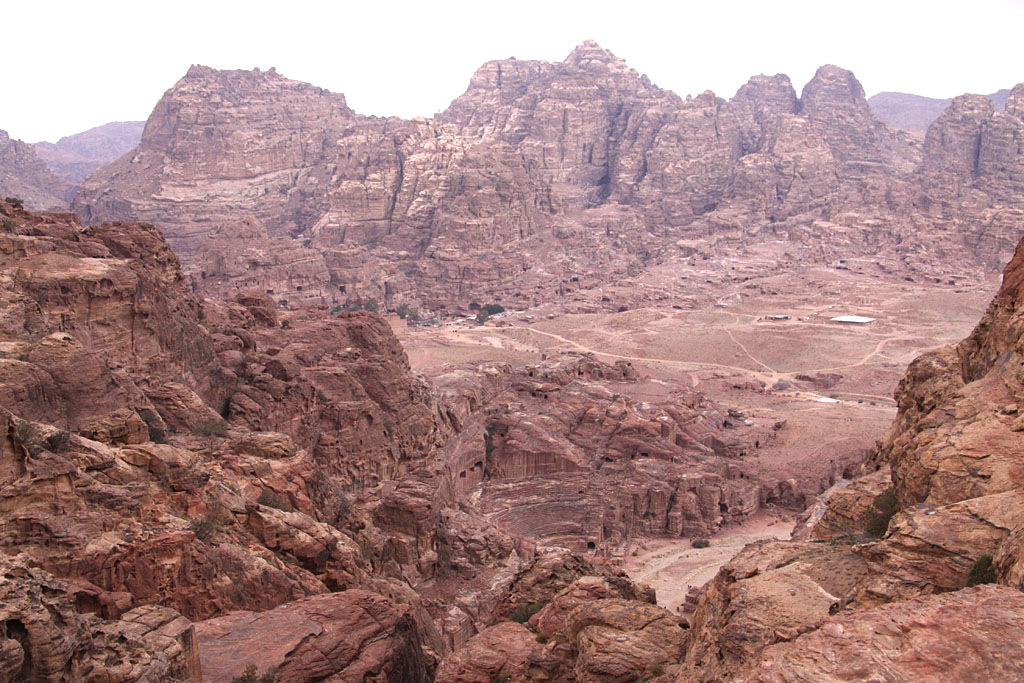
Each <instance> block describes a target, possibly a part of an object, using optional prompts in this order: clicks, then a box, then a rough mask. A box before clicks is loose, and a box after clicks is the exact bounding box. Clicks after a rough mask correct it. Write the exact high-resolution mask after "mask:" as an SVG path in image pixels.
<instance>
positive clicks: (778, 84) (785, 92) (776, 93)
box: [732, 74, 800, 114]
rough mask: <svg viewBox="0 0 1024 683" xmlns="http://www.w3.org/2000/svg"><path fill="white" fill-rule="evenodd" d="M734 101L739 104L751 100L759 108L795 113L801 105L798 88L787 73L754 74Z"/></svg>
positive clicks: (742, 86)
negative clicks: (796, 88)
mask: <svg viewBox="0 0 1024 683" xmlns="http://www.w3.org/2000/svg"><path fill="white" fill-rule="evenodd" d="M732 101H733V102H735V103H736V104H737V105H738V104H741V103H746V102H749V103H751V104H755V105H757V107H758V108H764V109H770V110H773V111H776V112H778V113H786V114H794V113H796V111H797V109H799V107H800V100H799V99H797V96H796V90H794V89H793V83H792V82H791V81H790V80H789V76H787V75H786V74H775V75H774V76H765V75H764V74H760V75H758V76H752V77H751V78H750V80H748V81H747V82H746V83H744V84H743V85H741V86H740V89H739V90H737V91H736V96H735V97H734V98H733V99H732Z"/></svg>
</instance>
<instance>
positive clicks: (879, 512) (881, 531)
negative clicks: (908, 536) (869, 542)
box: [865, 488, 898, 538]
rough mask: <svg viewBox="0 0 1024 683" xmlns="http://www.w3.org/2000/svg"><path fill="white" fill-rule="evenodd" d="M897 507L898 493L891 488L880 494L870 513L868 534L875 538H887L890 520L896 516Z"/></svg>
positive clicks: (866, 529)
mask: <svg viewBox="0 0 1024 683" xmlns="http://www.w3.org/2000/svg"><path fill="white" fill-rule="evenodd" d="M897 506H898V503H897V502H896V493H895V492H894V491H893V490H892V489H891V488H889V489H886V490H884V491H882V492H881V493H879V494H878V496H876V497H875V500H874V502H873V503H872V504H871V510H870V511H869V512H868V524H867V527H866V528H865V531H866V532H867V534H868V535H869V536H872V537H873V538H881V537H882V536H885V532H886V531H888V529H889V520H891V519H892V517H893V515H895V514H896V510H897Z"/></svg>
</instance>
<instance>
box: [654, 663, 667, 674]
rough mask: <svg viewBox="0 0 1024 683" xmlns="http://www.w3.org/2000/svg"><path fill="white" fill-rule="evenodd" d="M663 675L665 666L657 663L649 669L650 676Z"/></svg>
mask: <svg viewBox="0 0 1024 683" xmlns="http://www.w3.org/2000/svg"><path fill="white" fill-rule="evenodd" d="M664 673H665V665H664V664H661V663H658V664H655V665H654V666H652V667H651V675H652V676H661V675H663V674H664Z"/></svg>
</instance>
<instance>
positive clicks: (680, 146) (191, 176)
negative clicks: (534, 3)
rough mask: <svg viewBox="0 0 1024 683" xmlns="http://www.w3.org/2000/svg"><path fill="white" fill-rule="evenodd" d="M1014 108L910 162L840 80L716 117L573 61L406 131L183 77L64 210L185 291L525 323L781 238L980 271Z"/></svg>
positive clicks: (1001, 252)
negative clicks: (568, 293)
mask: <svg viewBox="0 0 1024 683" xmlns="http://www.w3.org/2000/svg"><path fill="white" fill-rule="evenodd" d="M1014 101H1015V99H1014V96H1013V95H1011V96H1010V100H1009V104H1008V107H1007V112H1005V113H1003V112H999V113H997V114H996V113H992V112H985V111H979V112H974V113H969V114H968V113H965V114H964V115H963V116H960V115H953V114H950V115H948V116H946V117H944V118H942V119H940V121H937V122H936V123H935V126H936V133H934V134H933V135H932V136H931V137H930V140H931V142H929V143H926V144H925V146H924V149H923V155H922V148H921V146H920V145H919V144H918V143H917V142H914V141H912V140H909V139H908V138H906V137H904V136H903V135H902V134H899V133H895V132H893V131H890V130H889V129H888V128H886V126H885V124H884V123H882V122H881V121H879V120H878V119H877V118H876V117H875V116H874V114H873V113H872V112H871V109H870V107H869V106H868V102H867V100H866V99H865V97H864V91H863V88H862V87H861V86H860V84H859V83H858V82H857V80H856V78H854V76H853V75H852V74H851V73H850V72H848V71H846V70H843V69H840V68H838V67H834V66H825V67H822V68H821V69H819V70H818V72H817V73H816V74H815V76H814V78H813V79H812V80H811V81H810V82H808V83H807V84H806V86H805V87H804V89H803V92H802V94H801V95H800V96H799V97H798V96H797V94H796V92H795V91H794V89H793V86H792V85H791V84H790V82H789V79H788V78H786V77H785V76H782V75H778V76H773V77H767V76H756V77H754V78H752V79H751V80H750V82H749V83H747V84H746V85H744V86H743V87H742V88H740V90H739V91H738V92H737V93H736V95H735V96H734V97H733V98H732V99H731V100H729V101H726V100H723V99H721V98H719V97H717V96H715V95H714V94H713V93H710V92H706V93H703V94H701V95H699V96H697V97H688V98H685V99H684V98H680V97H679V96H677V95H675V94H674V93H672V92H670V91H666V90H663V89H661V88H658V87H657V86H656V85H654V84H652V83H651V82H650V81H649V80H648V79H647V78H646V77H644V76H641V75H640V74H638V73H636V72H635V71H633V70H632V69H630V68H629V67H628V65H627V64H626V63H625V62H624V61H623V60H622V59H620V58H618V57H616V56H615V55H613V54H611V53H610V52H608V51H606V50H604V49H602V48H601V47H600V46H598V45H597V44H596V43H593V42H592V41H587V42H585V43H582V44H581V45H579V46H578V47H577V48H576V49H574V50H573V51H572V53H570V55H569V56H568V57H567V58H566V59H565V60H564V61H563V62H556V63H548V62H539V61H522V60H514V59H510V60H501V61H495V62H488V63H487V64H485V65H484V66H483V67H481V68H480V69H479V70H478V71H477V73H476V74H474V75H473V77H472V78H471V80H470V84H469V87H468V89H467V91H466V93H465V94H463V95H462V96H460V97H459V98H457V99H456V100H455V101H453V102H452V104H451V106H450V107H449V108H448V109H447V110H445V111H444V112H442V113H441V114H439V115H438V116H437V117H436V118H434V119H430V120H424V119H417V120H415V121H403V120H399V119H394V118H389V119H382V118H375V117H364V116H359V115H356V114H355V113H353V112H352V111H351V110H350V109H349V108H348V107H347V105H346V104H345V100H344V98H343V97H342V96H341V95H337V94H332V93H329V92H326V91H323V90H321V89H319V88H315V87H313V86H310V85H306V84H303V83H298V82H295V81H290V80H288V79H285V78H283V77H282V76H280V75H278V74H276V73H274V72H272V71H271V72H260V71H258V70H256V71H252V72H243V71H231V72H219V71H215V70H213V69H209V68H206V67H198V66H197V67H193V68H192V69H190V71H189V73H188V74H187V75H186V76H185V77H184V78H183V79H182V80H181V81H179V82H178V84H176V85H175V86H174V87H173V88H171V89H170V90H168V91H167V93H166V94H165V96H164V98H163V99H162V100H161V101H160V103H159V104H158V105H157V107H156V109H155V110H154V112H153V114H152V116H151V117H150V120H149V121H148V122H147V126H146V129H145V131H144V133H143V137H142V141H141V142H140V145H139V147H138V149H137V150H136V151H135V152H134V153H133V154H131V155H127V156H125V157H124V158H122V159H120V160H118V161H117V162H115V163H114V164H112V165H111V166H109V167H107V168H105V169H101V170H100V171H98V172H97V173H96V174H94V176H93V177H91V178H90V179H89V180H88V181H86V182H85V183H84V184H83V187H82V190H81V192H80V193H79V195H78V197H77V198H76V200H75V210H76V211H78V212H79V214H80V215H81V216H83V218H84V219H85V220H87V221H101V220H111V219H133V220H148V221H152V222H154V223H156V224H157V225H159V226H160V228H161V230H162V231H163V232H164V233H165V234H166V235H167V238H168V240H169V241H170V243H171V245H172V247H173V248H174V249H175V251H176V252H177V253H178V254H179V255H180V256H181V257H182V259H183V262H184V265H185V269H186V271H187V272H188V273H189V274H190V275H191V277H193V278H194V286H195V287H196V288H198V290H199V291H202V292H205V293H208V294H213V295H217V296H219V297H221V298H231V297H233V296H234V295H235V294H236V293H237V292H239V291H245V290H249V289H259V290H261V291H265V292H266V293H267V294H269V295H271V296H273V297H274V299H275V300H277V301H279V302H281V303H283V304H285V305H326V306H328V307H333V306H347V305H358V304H362V303H366V302H368V301H369V300H371V299H372V300H374V301H375V302H377V303H379V304H381V305H383V306H384V307H386V308H391V309H393V308H395V307H397V306H398V305H399V304H401V303H403V302H405V303H414V304H417V305H420V306H423V307H425V308H426V309H430V310H440V309H454V310H461V311H464V310H467V307H468V304H469V303H470V302H471V301H473V300H478V299H481V298H489V299H491V300H500V301H502V302H503V303H505V304H506V305H513V306H517V307H525V306H528V305H532V304H534V303H536V302H538V301H542V300H546V298H545V297H547V296H549V294H548V293H549V292H550V291H551V290H552V289H558V288H559V287H561V285H562V284H563V283H565V282H569V281H571V280H572V278H580V277H586V276H587V275H588V274H592V273H594V272H597V271H600V272H603V273H606V274H607V277H608V278H613V279H614V278H624V277H628V276H630V275H634V274H636V273H638V272H640V271H642V270H643V269H644V268H646V267H648V266H650V265H651V264H654V263H659V262H664V261H671V260H673V259H678V258H681V257H686V256H690V255H692V253H693V251H694V245H695V244H700V245H703V247H702V248H703V249H704V250H705V251H707V252H710V253H714V254H716V255H721V254H724V253H728V252H729V250H730V249H733V248H735V247H736V246H737V245H740V244H750V243H752V242H760V241H766V240H767V241H770V240H779V239H784V240H787V241H789V242H790V243H792V244H793V245H794V248H795V249H798V250H800V251H801V252H802V253H803V254H805V256H806V258H809V259H818V260H821V259H826V260H827V259H829V258H834V257H838V254H839V253H842V254H845V255H847V256H849V255H856V254H859V253H864V254H871V255H873V256H876V255H879V254H886V255H887V256H890V257H892V260H893V262H894V263H895V264H897V267H898V269H901V270H906V271H907V272H914V271H917V270H921V269H923V270H928V269H929V268H930V267H931V266H932V265H934V264H936V263H942V264H943V265H944V267H946V268H948V267H951V266H952V265H953V264H956V266H957V267H964V268H977V267H978V266H979V264H980V265H981V266H985V267H994V266H995V265H996V264H998V263H999V262H1000V261H1002V260H1004V259H1005V258H1007V257H1008V255H1009V251H1010V249H1011V248H1012V245H1013V244H1014V243H1015V241H1016V239H1017V237H1018V236H1019V235H1018V228H1017V227H1016V223H1015V220H1014V218H1013V216H1014V215H1015V214H1013V210H1012V209H1010V208H1008V205H1009V203H1010V202H1011V201H1014V199H1013V198H1015V197H1019V194H1020V192H1019V187H1018V185H1019V183H1018V182H1017V180H1015V176H1014V173H1015V171H1013V169H1014V168H1016V167H1017V166H1019V165H1020V154H1019V149H1018V146H1017V145H1015V144H1012V140H1013V139H1015V138H1014V135H1016V133H1014V132H1013V131H1014V130H1015V128H1014V126H1018V125H1021V121H1020V117H1019V116H1018V115H1017V114H1014V113H1013V112H1015V111H1016V109H1015V108H1014V106H1015V105H1012V102H1014ZM985 102H986V103H987V100H985ZM957 106H958V105H956V104H954V105H953V107H952V109H953V110H955V109H956V107H957ZM971 111H972V112H973V110H971ZM990 114H991V116H993V117H994V118H993V122H994V123H993V125H992V126H989V125H988V124H985V125H986V133H985V134H984V136H983V137H984V138H985V144H984V145H983V147H984V149H985V150H988V151H986V152H985V153H984V154H983V155H982V161H983V162H984V163H983V164H982V165H983V167H984V168H981V169H980V170H979V174H980V175H979V176H978V178H976V179H975V180H973V181H972V182H971V192H972V193H974V194H972V195H971V196H972V197H973V196H975V195H977V196H980V197H983V201H975V200H971V201H967V200H961V199H959V198H958V197H960V195H961V190H960V189H958V188H960V187H961V186H962V185H963V184H964V181H963V180H962V179H960V180H958V178H962V173H961V172H960V171H959V170H958V169H960V167H961V166H962V165H963V164H965V163H968V164H970V163H973V162H970V161H968V160H966V158H964V159H963V160H961V161H956V159H961V157H963V153H964V150H967V149H968V147H970V145H969V144H968V143H966V142H965V143H964V144H962V145H961V144H959V143H956V142H955V139H956V135H953V134H952V133H950V134H946V133H943V132H942V131H944V130H947V129H949V130H951V131H952V130H959V129H961V128H963V129H964V132H963V133H962V135H967V136H968V137H969V136H970V135H973V133H970V130H976V129H977V128H978V125H980V124H977V125H976V124H969V123H956V121H959V120H960V118H964V117H967V119H969V120H970V121H974V120H975V119H977V118H978V117H979V116H980V117H982V118H984V117H986V116H989V115H990ZM972 117H973V118H972ZM953 119H955V120H953ZM979 121H980V119H979ZM1014 122H1016V123H1014ZM996 123H997V124H998V126H995V124H996ZM965 126H966V128H965ZM971 126H974V128H971ZM990 128H991V131H989V129H990ZM968 129H969V130H968ZM958 135H959V134H958ZM962 135H961V137H962ZM925 157H926V158H925ZM954 158H955V159H954ZM951 159H952V161H951ZM979 163H981V162H979ZM999 169H1002V170H999ZM972 177H973V176H972ZM949 202H952V204H950V207H949V208H948V209H942V208H936V207H940V206H946V203H949ZM937 234H939V235H941V237H942V239H934V237H935V235H937ZM894 274H897V275H899V274H898V273H894Z"/></svg>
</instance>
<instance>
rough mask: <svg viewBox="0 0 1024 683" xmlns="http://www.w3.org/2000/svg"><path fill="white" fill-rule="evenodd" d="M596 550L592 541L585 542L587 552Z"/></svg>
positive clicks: (595, 545)
mask: <svg viewBox="0 0 1024 683" xmlns="http://www.w3.org/2000/svg"><path fill="white" fill-rule="evenodd" d="M595 548H597V544H596V543H594V542H593V541H587V550H594V549H595Z"/></svg>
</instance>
